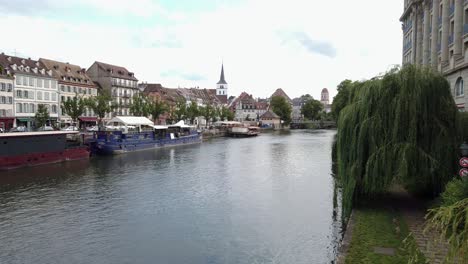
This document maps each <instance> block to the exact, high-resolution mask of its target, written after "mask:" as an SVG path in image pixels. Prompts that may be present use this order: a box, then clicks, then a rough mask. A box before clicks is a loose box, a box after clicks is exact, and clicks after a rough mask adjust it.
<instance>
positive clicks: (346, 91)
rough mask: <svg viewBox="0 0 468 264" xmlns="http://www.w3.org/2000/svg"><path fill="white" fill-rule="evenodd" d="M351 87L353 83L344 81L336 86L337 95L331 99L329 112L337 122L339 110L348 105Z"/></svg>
mask: <svg viewBox="0 0 468 264" xmlns="http://www.w3.org/2000/svg"><path fill="white" fill-rule="evenodd" d="M352 87H353V82H352V81H350V80H344V81H342V82H341V83H340V84H339V85H338V87H337V91H338V94H337V95H336V96H335V97H334V98H333V103H332V111H331V112H332V115H333V118H334V119H335V120H338V116H339V115H340V112H341V109H343V108H344V107H345V106H346V105H348V103H349V99H350V93H351V89H352Z"/></svg>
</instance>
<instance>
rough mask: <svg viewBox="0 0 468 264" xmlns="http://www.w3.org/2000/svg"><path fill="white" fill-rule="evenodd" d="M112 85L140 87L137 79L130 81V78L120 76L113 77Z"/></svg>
mask: <svg viewBox="0 0 468 264" xmlns="http://www.w3.org/2000/svg"><path fill="white" fill-rule="evenodd" d="M112 85H116V86H126V87H133V88H137V87H138V83H137V81H130V80H126V79H119V78H112Z"/></svg>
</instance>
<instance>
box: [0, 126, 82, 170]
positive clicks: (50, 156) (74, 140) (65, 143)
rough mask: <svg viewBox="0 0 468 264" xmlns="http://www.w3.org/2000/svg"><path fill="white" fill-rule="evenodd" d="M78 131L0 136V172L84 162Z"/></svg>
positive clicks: (6, 134) (5, 134)
mask: <svg viewBox="0 0 468 264" xmlns="http://www.w3.org/2000/svg"><path fill="white" fill-rule="evenodd" d="M89 156H90V152H89V148H88V147H87V146H85V145H83V141H82V140H81V139H80V136H79V133H78V132H77V131H51V132H24V133H4V134H0V170H7V169H15V168H19V167H26V166H36V165H43V164H49V163H57V162H64V161H70V160H80V159H87V158H89Z"/></svg>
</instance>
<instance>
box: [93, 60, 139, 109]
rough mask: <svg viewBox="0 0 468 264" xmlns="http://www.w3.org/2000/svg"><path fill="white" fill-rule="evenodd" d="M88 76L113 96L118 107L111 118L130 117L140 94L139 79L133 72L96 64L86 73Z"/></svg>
mask: <svg viewBox="0 0 468 264" xmlns="http://www.w3.org/2000/svg"><path fill="white" fill-rule="evenodd" d="M86 73H87V75H88V76H89V77H90V78H91V79H92V80H93V81H94V82H95V83H96V84H97V85H98V86H99V88H100V89H103V90H106V91H107V92H109V93H110V94H111V96H112V100H113V101H114V103H116V104H117V105H118V107H117V108H116V109H115V110H114V112H113V113H112V114H111V115H108V116H107V118H110V117H111V116H117V115H119V116H129V115H131V113H130V105H131V103H132V98H133V96H134V95H135V94H138V92H139V91H140V89H139V88H138V79H137V78H135V74H134V73H133V72H130V71H128V70H127V69H126V68H124V67H121V66H115V65H111V64H107V63H103V62H98V61H96V62H94V63H93V65H91V67H89V69H88V70H87V71H86Z"/></svg>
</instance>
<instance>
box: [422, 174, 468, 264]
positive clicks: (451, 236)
mask: <svg viewBox="0 0 468 264" xmlns="http://www.w3.org/2000/svg"><path fill="white" fill-rule="evenodd" d="M465 181H466V180H465ZM426 218H427V219H428V221H427V224H426V229H425V231H426V232H434V230H436V231H439V232H440V234H441V236H440V238H438V239H436V241H434V242H435V243H439V242H440V241H448V243H449V254H448V256H447V262H446V263H456V262H455V261H453V260H455V259H458V260H462V261H463V260H467V259H468V197H467V198H465V199H463V200H460V201H457V202H455V203H453V204H451V205H444V206H441V207H438V208H435V209H431V210H429V214H428V215H427V216H426ZM459 263H466V262H459Z"/></svg>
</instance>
